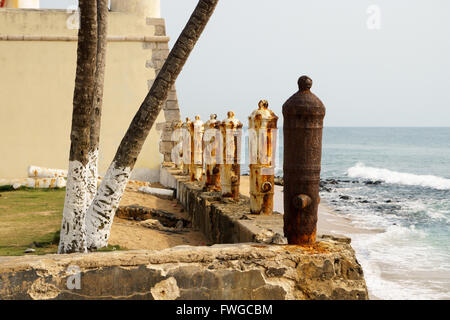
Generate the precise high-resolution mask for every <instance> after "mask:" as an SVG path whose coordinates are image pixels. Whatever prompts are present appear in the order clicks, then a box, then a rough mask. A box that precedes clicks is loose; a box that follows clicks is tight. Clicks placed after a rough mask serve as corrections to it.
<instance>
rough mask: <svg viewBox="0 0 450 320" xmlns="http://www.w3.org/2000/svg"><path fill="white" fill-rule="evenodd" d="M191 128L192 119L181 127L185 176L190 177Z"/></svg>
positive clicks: (187, 119)
mask: <svg viewBox="0 0 450 320" xmlns="http://www.w3.org/2000/svg"><path fill="white" fill-rule="evenodd" d="M190 126H191V119H189V118H186V121H185V122H183V124H182V125H181V131H182V135H183V139H182V140H183V174H184V175H186V176H188V175H189V173H190V168H191V156H192V155H191V152H192V151H191V150H192V146H191V133H190V131H189V128H190Z"/></svg>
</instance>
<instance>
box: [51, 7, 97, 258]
mask: <svg viewBox="0 0 450 320" xmlns="http://www.w3.org/2000/svg"><path fill="white" fill-rule="evenodd" d="M79 7H80V30H79V32H78V51H77V71H76V79H75V91H74V97H73V114H72V131H71V134H70V139H71V145H70V156H69V172H68V178H67V189H66V198H65V203H64V211H63V220H62V226H61V236H60V243H59V249H58V252H59V253H73V252H86V232H85V214H86V207H87V202H86V200H87V193H86V190H87V175H88V174H87V171H88V170H87V166H88V162H89V157H88V153H89V145H90V115H91V109H92V98H93V93H94V85H95V69H96V55H97V2H96V1H92V0H80V1H79Z"/></svg>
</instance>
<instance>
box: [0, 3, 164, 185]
mask: <svg viewBox="0 0 450 320" xmlns="http://www.w3.org/2000/svg"><path fill="white" fill-rule="evenodd" d="M69 16H70V15H69V14H68V13H67V12H65V11H58V10H13V9H0V178H18V177H25V176H26V174H27V167H28V166H29V165H38V166H44V167H52V168H60V169H66V168H67V166H68V157H69V146H70V141H69V140H70V128H71V117H72V99H73V91H74V80H75V70H76V51H77V43H76V34H77V30H71V29H68V28H67V26H66V22H67V19H68V18H69ZM109 26H110V27H109V37H110V38H111V39H113V40H111V41H109V43H108V52H107V67H106V80H105V93H104V107H103V110H104V111H103V118H102V132H101V144H100V148H101V149H100V172H101V173H102V172H105V171H106V169H107V167H108V165H109V164H110V162H111V160H112V158H113V156H114V154H115V152H116V150H117V147H118V146H119V144H120V141H121V139H122V137H123V135H124V134H125V131H126V129H127V128H128V125H129V124H130V122H131V120H132V118H133V116H134V114H135V113H136V111H137V110H138V108H139V106H140V104H141V102H142V101H143V99H144V97H145V95H146V94H147V92H148V89H149V87H148V85H149V81H150V82H151V80H152V79H154V78H155V70H154V68H149V67H148V66H146V65H147V61H148V60H149V59H151V58H152V51H153V50H152V48H153V47H156V45H148V44H149V43H151V42H149V41H153V40H152V39H154V40H155V41H157V43H163V44H164V43H167V41H168V39H166V37H161V36H160V37H155V26H154V25H148V24H147V22H146V20H145V19H143V18H137V17H136V16H133V15H130V14H123V13H111V14H110V23H109ZM144 36H145V37H149V38H150V40H149V39H147V41H146V42H144V41H143V40H142V39H143V37H144ZM126 37H128V38H126ZM152 37H153V38H152ZM141 38H142V39H141ZM14 39H17V40H18V41H17V40H16V41H14ZM27 39H28V40H27ZM29 39H33V40H34V41H29ZM58 39H59V40H58ZM126 39H131V40H126ZM133 39H134V40H133ZM43 40H46V41H43ZM164 121H165V119H164V114H163V113H161V115H160V116H159V118H158V120H157V122H164ZM159 138H160V133H159V132H157V131H156V129H153V130H152V131H151V133H150V135H149V137H148V139H147V142H146V144H145V145H144V148H143V151H142V153H141V156H140V157H139V159H138V162H137V164H136V168H137V170H136V172H137V173H138V177H135V178H138V179H144V180H145V179H147V180H149V179H150V180H153V179H154V178H156V177H157V176H158V172H157V171H158V169H159V165H160V162H161V157H162V156H161V154H160V153H159Z"/></svg>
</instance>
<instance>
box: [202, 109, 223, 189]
mask: <svg viewBox="0 0 450 320" xmlns="http://www.w3.org/2000/svg"><path fill="white" fill-rule="evenodd" d="M219 125H220V121H219V120H217V115H216V114H212V115H211V116H210V119H209V120H208V121H206V123H205V133H204V135H203V141H204V143H205V149H204V161H205V171H206V180H205V190H206V191H220V190H221V186H220V158H219V155H220V150H221V149H220V146H221V143H220V130H219V128H220V126H219Z"/></svg>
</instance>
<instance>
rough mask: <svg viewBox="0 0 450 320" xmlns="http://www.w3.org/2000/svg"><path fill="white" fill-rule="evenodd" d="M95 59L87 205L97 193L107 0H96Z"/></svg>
mask: <svg viewBox="0 0 450 320" xmlns="http://www.w3.org/2000/svg"><path fill="white" fill-rule="evenodd" d="M97 26H98V33H97V34H98V39H97V61H96V69H95V85H94V94H93V98H92V110H91V125H90V147H89V154H88V157H89V163H88V178H87V179H88V182H87V204H88V207H89V205H90V204H91V203H92V201H93V200H94V197H95V194H96V193H97V181H98V179H97V178H98V155H99V151H98V149H99V143H100V125H101V121H100V120H101V117H102V105H103V87H104V83H105V64H106V47H107V44H108V42H107V29H108V0H97Z"/></svg>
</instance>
